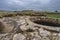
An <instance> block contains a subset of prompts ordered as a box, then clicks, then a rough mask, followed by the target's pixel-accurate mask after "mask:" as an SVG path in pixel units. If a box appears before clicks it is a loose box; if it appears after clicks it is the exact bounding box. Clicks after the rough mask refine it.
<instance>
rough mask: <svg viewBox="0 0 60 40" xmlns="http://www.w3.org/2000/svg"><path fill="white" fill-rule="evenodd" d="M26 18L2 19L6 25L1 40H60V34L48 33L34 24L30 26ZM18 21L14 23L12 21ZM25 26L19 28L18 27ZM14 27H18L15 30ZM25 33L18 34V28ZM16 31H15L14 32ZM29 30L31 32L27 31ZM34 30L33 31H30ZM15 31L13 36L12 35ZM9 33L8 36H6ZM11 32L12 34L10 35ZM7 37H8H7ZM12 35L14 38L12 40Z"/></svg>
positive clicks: (0, 20)
mask: <svg viewBox="0 0 60 40" xmlns="http://www.w3.org/2000/svg"><path fill="white" fill-rule="evenodd" d="M25 18H26V17H25V16H23V17H21V16H16V17H7V18H6V17H4V18H1V19H0V22H2V23H3V24H4V25H5V29H4V30H3V32H5V33H4V34H0V40H60V33H57V32H51V31H48V30H46V29H44V28H42V27H38V26H36V25H33V24H28V25H27V22H26V19H25ZM13 20H14V21H16V23H17V25H14V24H16V23H13V22H12V21H13ZM20 24H23V25H21V26H19V27H18V25H20ZM14 26H16V27H15V28H14ZM17 27H18V28H19V29H20V30H22V31H23V33H21V32H20V33H16V31H17V30H18V28H17ZM13 29H14V31H13ZM27 30H29V31H27ZM30 30H33V31H30ZM11 31H13V34H10V33H11ZM6 32H7V34H6ZM9 32H10V33H9ZM6 35H7V36H6ZM11 35H12V38H11Z"/></svg>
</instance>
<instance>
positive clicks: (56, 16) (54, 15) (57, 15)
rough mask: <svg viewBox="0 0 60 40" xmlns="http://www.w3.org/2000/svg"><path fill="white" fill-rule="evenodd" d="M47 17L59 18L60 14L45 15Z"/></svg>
mask: <svg viewBox="0 0 60 40" xmlns="http://www.w3.org/2000/svg"><path fill="white" fill-rule="evenodd" d="M47 17H51V18H60V14H47Z"/></svg>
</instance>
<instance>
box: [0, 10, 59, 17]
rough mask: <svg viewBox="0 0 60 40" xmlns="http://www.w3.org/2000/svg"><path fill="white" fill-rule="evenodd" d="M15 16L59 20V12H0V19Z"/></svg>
mask: <svg viewBox="0 0 60 40" xmlns="http://www.w3.org/2000/svg"><path fill="white" fill-rule="evenodd" d="M15 15H21V16H23V15H28V16H47V17H51V18H60V12H58V11H55V12H41V11H40V12H38V11H33V10H23V11H1V10H0V17H11V16H15Z"/></svg>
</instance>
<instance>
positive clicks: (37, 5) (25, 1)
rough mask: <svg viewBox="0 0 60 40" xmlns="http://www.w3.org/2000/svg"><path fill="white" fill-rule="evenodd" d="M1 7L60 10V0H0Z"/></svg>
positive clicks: (9, 8)
mask: <svg viewBox="0 0 60 40" xmlns="http://www.w3.org/2000/svg"><path fill="white" fill-rule="evenodd" d="M0 9H6V10H22V9H34V10H60V0H0Z"/></svg>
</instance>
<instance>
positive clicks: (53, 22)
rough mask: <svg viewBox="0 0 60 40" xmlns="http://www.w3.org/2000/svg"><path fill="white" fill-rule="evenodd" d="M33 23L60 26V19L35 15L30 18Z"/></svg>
mask: <svg viewBox="0 0 60 40" xmlns="http://www.w3.org/2000/svg"><path fill="white" fill-rule="evenodd" d="M30 20H31V21H32V22H33V23H36V24H40V25H43V26H51V27H60V20H57V19H53V18H39V17H35V18H34V17H33V18H30Z"/></svg>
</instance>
